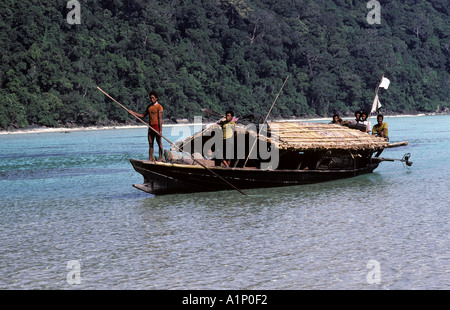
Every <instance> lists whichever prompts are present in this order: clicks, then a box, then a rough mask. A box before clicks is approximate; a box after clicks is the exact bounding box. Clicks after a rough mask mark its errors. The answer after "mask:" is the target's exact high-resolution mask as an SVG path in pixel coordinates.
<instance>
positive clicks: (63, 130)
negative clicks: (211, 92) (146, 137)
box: [0, 113, 442, 135]
mask: <svg viewBox="0 0 450 310" xmlns="http://www.w3.org/2000/svg"><path fill="white" fill-rule="evenodd" d="M426 115H442V113H426V114H425V113H421V114H414V115H413V114H409V115H386V116H385V119H389V118H392V117H420V116H426ZM342 119H344V120H346V119H348V120H350V119H352V117H343V118H342ZM327 120H330V121H331V118H330V117H317V118H304V119H300V118H299V119H276V120H269V121H272V122H281V121H291V122H308V121H327ZM373 120H375V121H376V118H375V116H372V117H371V121H373ZM203 124H204V125H205V124H209V122H208V121H206V120H205V122H204V123H203ZM193 125H201V124H196V123H182V124H165V125H164V127H176V126H193ZM137 128H147V127H146V126H144V125H123V126H122V125H118V126H90V127H71V128H66V127H41V126H36V127H29V128H23V129H15V130H0V135H15V134H33V133H48V132H60V133H70V132H75V131H95V130H114V129H137Z"/></svg>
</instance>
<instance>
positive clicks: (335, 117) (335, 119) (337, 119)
mask: <svg viewBox="0 0 450 310" xmlns="http://www.w3.org/2000/svg"><path fill="white" fill-rule="evenodd" d="M329 124H337V125H342V119H341V118H340V117H339V114H334V115H333V120H332V121H331V122H330V123H329Z"/></svg>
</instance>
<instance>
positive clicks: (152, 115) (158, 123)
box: [129, 91, 163, 161]
mask: <svg viewBox="0 0 450 310" xmlns="http://www.w3.org/2000/svg"><path fill="white" fill-rule="evenodd" d="M149 96H150V100H151V103H150V104H149V105H148V106H147V108H146V109H145V111H144V113H142V114H139V113H136V112H133V111H131V110H129V113H131V114H134V115H136V116H137V117H140V118H144V117H146V116H147V115H148V116H149V117H148V118H149V125H150V127H151V128H149V129H148V145H149V155H148V156H149V161H153V142H154V140H155V138H156V142H157V143H158V146H159V157H158V161H162V158H163V146H162V142H161V132H162V115H163V107H162V105H160V104H159V102H158V93H157V92H155V91H152V92H150V94H149Z"/></svg>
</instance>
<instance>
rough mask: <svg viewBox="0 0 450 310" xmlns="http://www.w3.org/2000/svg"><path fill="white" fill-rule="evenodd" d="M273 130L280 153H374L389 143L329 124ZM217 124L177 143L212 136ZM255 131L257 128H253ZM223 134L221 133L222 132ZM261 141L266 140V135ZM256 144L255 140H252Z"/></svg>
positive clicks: (280, 125) (273, 126) (273, 125)
mask: <svg viewBox="0 0 450 310" xmlns="http://www.w3.org/2000/svg"><path fill="white" fill-rule="evenodd" d="M268 125H269V128H270V136H269V139H268V140H269V142H270V143H272V146H273V147H276V148H279V149H280V150H298V151H313V150H314V151H320V150H339V149H340V150H371V149H372V150H373V149H384V148H387V147H388V146H389V142H388V141H386V140H385V139H384V138H379V137H375V136H372V135H370V134H368V133H366V132H362V131H360V130H358V129H351V128H348V127H346V126H341V125H336V124H326V123H307V122H289V121H286V122H268ZM218 128H220V127H219V126H218V125H214V126H211V127H209V128H207V129H205V130H204V131H202V132H197V133H195V134H194V135H192V136H190V137H188V138H186V139H185V140H183V141H181V142H178V143H177V144H178V146H181V145H187V144H190V143H192V145H194V140H197V139H202V136H211V132H212V131H213V130H214V129H216V130H217V129H218ZM252 129H254V128H252ZM252 129H250V130H249V129H248V128H247V127H244V126H242V125H239V126H237V127H236V132H237V134H240V135H242V134H247V135H249V136H252V137H253V139H255V138H256V136H257V132H255V131H254V130H252ZM220 134H221V131H220ZM259 139H262V140H266V139H267V138H266V137H265V136H264V135H261V136H259ZM252 141H254V140H252Z"/></svg>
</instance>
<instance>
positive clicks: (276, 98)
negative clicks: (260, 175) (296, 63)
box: [244, 75, 289, 167]
mask: <svg viewBox="0 0 450 310" xmlns="http://www.w3.org/2000/svg"><path fill="white" fill-rule="evenodd" d="M288 79H289V75H288V76H287V77H286V80H284V83H283V85H282V86H281V88H280V91H279V92H278V94H277V96H276V97H275V100H274V101H273V103H272V106H271V107H270V109H269V112H268V113H267V115H266V118H265V119H264V123H263V124H262V126H261V127H260V128H259V132H258V135H257V136H256V139H255V142H253V145H252V148H251V149H250V152H248V155H247V158H246V159H245V162H244V167H245V165H247V161H248V158H249V157H250V154H251V153H252V151H253V148H254V147H255V144H256V141H257V140H258V137H259V135H260V134H261V131H262V129H263V127H264V124H265V123H266V121H267V118H269V115H270V112H271V111H272V109H273V106H274V105H275V102H277V100H278V97H279V96H280V94H281V91H282V90H283V88H284V85H285V84H286V82H287V80H288Z"/></svg>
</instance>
